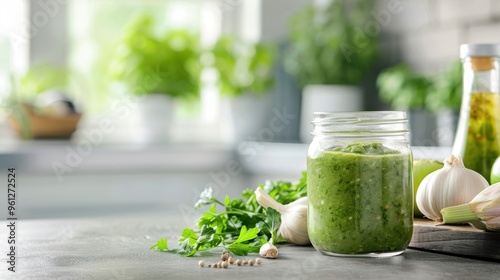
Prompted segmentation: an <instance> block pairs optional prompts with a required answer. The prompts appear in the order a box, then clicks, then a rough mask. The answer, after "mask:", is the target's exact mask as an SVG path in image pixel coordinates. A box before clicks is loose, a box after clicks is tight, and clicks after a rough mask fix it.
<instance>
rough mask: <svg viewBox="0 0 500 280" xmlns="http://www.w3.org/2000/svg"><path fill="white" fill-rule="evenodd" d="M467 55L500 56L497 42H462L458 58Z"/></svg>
mask: <svg viewBox="0 0 500 280" xmlns="http://www.w3.org/2000/svg"><path fill="white" fill-rule="evenodd" d="M468 56H496V57H500V45H498V44H463V45H461V46H460V58H462V59H463V58H466V57H468Z"/></svg>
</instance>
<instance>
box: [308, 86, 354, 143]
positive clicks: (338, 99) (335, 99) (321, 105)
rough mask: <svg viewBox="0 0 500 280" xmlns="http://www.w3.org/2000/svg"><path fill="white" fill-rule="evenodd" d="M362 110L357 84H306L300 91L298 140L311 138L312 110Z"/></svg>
mask: <svg viewBox="0 0 500 280" xmlns="http://www.w3.org/2000/svg"><path fill="white" fill-rule="evenodd" d="M361 110H363V92H362V91H361V88H359V87H357V86H344V85H308V86H305V87H304V89H303V91H302V108H301V116H300V140H301V141H302V142H303V143H309V142H311V140H312V136H311V131H312V124H311V121H312V116H313V113H314V112H347V111H353V112H354V111H361Z"/></svg>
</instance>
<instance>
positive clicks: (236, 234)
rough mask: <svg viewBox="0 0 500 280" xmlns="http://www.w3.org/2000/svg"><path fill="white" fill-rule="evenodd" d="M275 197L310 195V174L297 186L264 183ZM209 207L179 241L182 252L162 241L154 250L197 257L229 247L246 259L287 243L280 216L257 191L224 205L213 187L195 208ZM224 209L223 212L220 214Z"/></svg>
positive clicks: (281, 199)
mask: <svg viewBox="0 0 500 280" xmlns="http://www.w3.org/2000/svg"><path fill="white" fill-rule="evenodd" d="M259 188H263V189H264V190H265V191H266V192H267V193H268V194H269V195H270V196H271V197H273V198H274V199H275V200H277V201H278V202H280V203H282V204H288V203H290V202H293V201H295V200H297V199H299V198H301V197H304V196H306V195H307V190H306V173H305V172H303V173H302V177H301V179H300V180H299V182H297V183H292V182H284V181H275V182H272V181H267V182H266V183H265V184H260V185H259ZM202 206H209V208H208V211H207V212H205V213H203V215H202V216H201V218H200V219H199V220H198V221H197V227H196V228H195V229H191V228H185V229H184V230H183V231H182V235H181V237H180V239H179V249H169V248H168V242H167V239H165V238H162V239H160V240H158V241H157V242H156V244H154V245H153V246H151V248H150V249H152V250H153V249H156V250H160V251H167V252H172V253H178V254H180V255H183V256H193V255H194V254H196V252H198V251H205V250H210V249H213V248H217V247H219V246H223V247H225V248H226V249H227V250H229V251H231V252H232V253H233V254H235V255H243V256H246V255H248V253H254V252H258V251H259V248H260V246H261V245H263V244H265V243H267V242H270V243H272V244H274V243H277V242H280V241H283V240H282V239H279V237H278V236H277V231H278V229H279V226H280V222H281V217H280V214H279V213H278V212H277V211H276V210H274V209H271V208H263V207H262V206H260V205H259V204H258V203H257V200H256V199H255V194H254V190H252V189H247V190H245V191H243V193H242V197H241V198H236V199H230V198H229V197H228V196H226V197H225V198H224V202H222V201H220V200H218V199H217V198H215V197H213V191H212V189H211V188H207V189H205V190H204V191H203V192H202V193H201V195H200V199H199V200H198V201H197V202H196V204H195V209H199V208H201V207H202ZM218 208H222V209H223V210H222V211H220V212H219V211H218Z"/></svg>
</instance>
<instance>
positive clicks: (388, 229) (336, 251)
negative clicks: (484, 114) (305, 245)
mask: <svg viewBox="0 0 500 280" xmlns="http://www.w3.org/2000/svg"><path fill="white" fill-rule="evenodd" d="M313 124H314V130H313V135H314V139H313V141H312V143H311V145H310V147H309V152H308V158H307V175H308V178H307V192H308V200H309V205H308V207H309V208H308V233H309V238H310V240H311V243H312V244H313V246H314V247H315V248H316V249H317V250H318V251H320V252H322V253H324V254H329V255H341V256H374V257H383V256H393V255H397V254H400V253H401V252H403V251H404V250H405V249H406V247H407V246H408V244H409V243H410V240H411V237H412V232H413V178H412V176H413V175H412V155H411V150H410V147H409V145H408V139H407V138H408V130H407V119H406V114H405V113H404V112H353V113H316V114H315V116H314V120H313Z"/></svg>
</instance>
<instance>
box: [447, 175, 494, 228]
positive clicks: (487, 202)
mask: <svg viewBox="0 0 500 280" xmlns="http://www.w3.org/2000/svg"><path fill="white" fill-rule="evenodd" d="M441 214H442V215H443V222H444V223H449V224H453V223H470V224H471V225H472V226H473V227H475V228H478V229H482V230H491V231H500V183H496V184H493V185H491V186H490V187H487V188H486V189H484V190H483V191H481V192H480V193H479V194H478V195H476V197H474V199H472V201H471V202H469V203H467V204H462V205H458V206H453V207H447V208H444V209H443V210H441Z"/></svg>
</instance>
